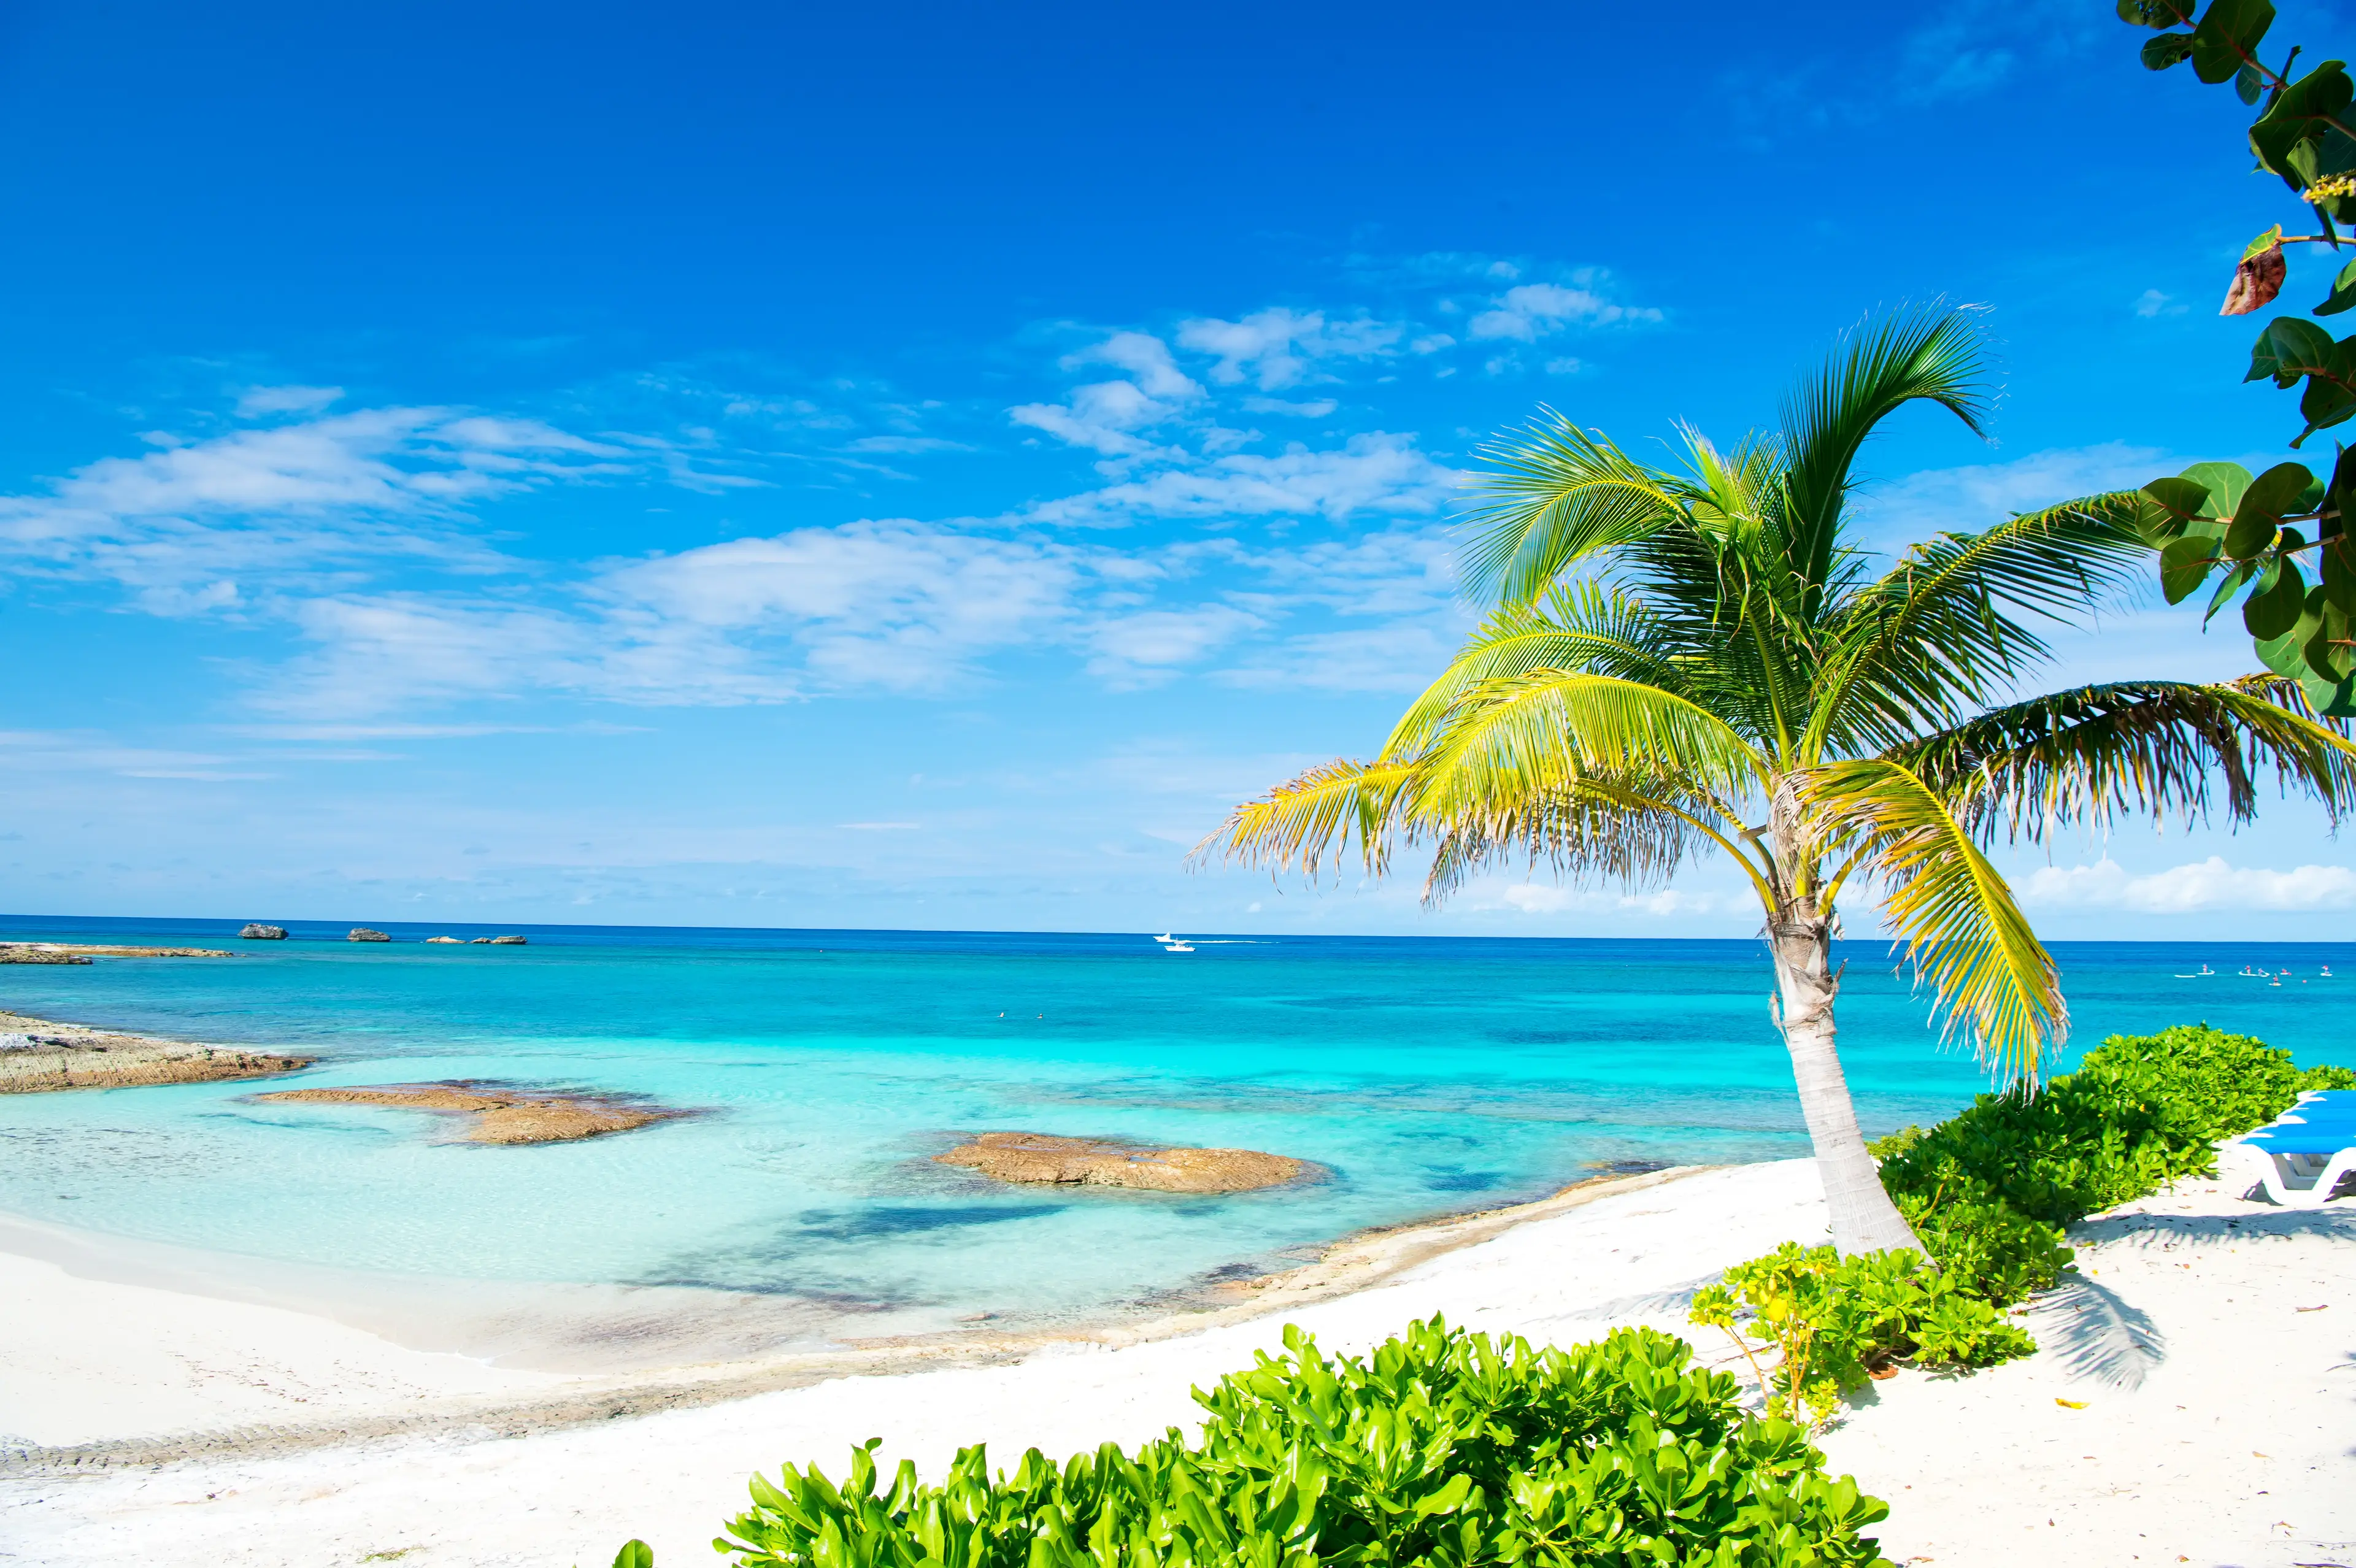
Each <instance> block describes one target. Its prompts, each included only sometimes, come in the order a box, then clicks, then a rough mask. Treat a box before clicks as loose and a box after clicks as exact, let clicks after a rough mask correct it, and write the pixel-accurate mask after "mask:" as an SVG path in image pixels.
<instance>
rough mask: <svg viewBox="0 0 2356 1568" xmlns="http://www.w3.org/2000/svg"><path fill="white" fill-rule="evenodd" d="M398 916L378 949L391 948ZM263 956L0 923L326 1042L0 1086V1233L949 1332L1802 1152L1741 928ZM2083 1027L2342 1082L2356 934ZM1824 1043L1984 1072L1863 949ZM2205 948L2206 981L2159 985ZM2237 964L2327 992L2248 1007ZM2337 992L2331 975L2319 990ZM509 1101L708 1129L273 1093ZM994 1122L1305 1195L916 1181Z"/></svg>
mask: <svg viewBox="0 0 2356 1568" xmlns="http://www.w3.org/2000/svg"><path fill="white" fill-rule="evenodd" d="M380 924H382V923H380ZM345 929H346V926H344V925H337V926H335V927H332V928H330V927H301V926H298V927H296V928H295V930H296V939H295V940H293V941H289V942H286V943H271V944H263V943H240V942H237V941H236V940H235V939H234V932H235V930H236V926H235V924H233V923H218V922H131V921H108V922H95V921H69V920H40V919H31V918H9V919H5V920H0V936H5V937H9V938H13V939H20V940H21V939H24V938H27V937H46V938H49V939H54V940H66V941H75V940H79V941H91V940H105V941H126V942H152V943H168V944H209V945H217V946H226V947H232V948H236V949H238V951H239V955H238V956H237V957H235V958H233V959H226V960H224V959H180V960H173V959H149V960H135V961H134V960H124V961H115V962H107V961H101V962H100V963H97V964H93V965H88V966H72V967H62V966H60V967H47V966H42V967H31V966H8V967H0V1005H5V1007H8V1008H14V1009H16V1010H17V1011H21V1012H26V1013H30V1014H34V1015H37V1016H47V1017H52V1018H58V1019H71V1020H75V1021H83V1022H91V1023H97V1024H102V1025H107V1026H112V1027H118V1028H123V1029H141V1030H149V1031H153V1032H156V1033H161V1034H166V1035H174V1036H181V1037H186V1038H194V1039H199V1040H214V1041H222V1042H237V1043H252V1044H260V1045H265V1046H284V1047H294V1048H299V1049H301V1050H302V1051H305V1052H306V1053H311V1052H316V1053H317V1054H319V1055H320V1056H321V1057H322V1058H323V1060H322V1061H321V1063H320V1065H319V1066H318V1067H317V1068H316V1069H314V1070H313V1071H311V1072H308V1073H306V1074H305V1075H303V1076H302V1077H301V1078H299V1079H297V1080H294V1081H288V1082H280V1083H271V1084H268V1085H255V1084H252V1083H223V1084H189V1085H177V1086H171V1087H163V1088H152V1089H128V1090H114V1091H108V1092H104V1093H72V1094H39V1095H10V1096H5V1097H0V1209H5V1210H6V1211H13V1212H15V1213H17V1214H20V1215H24V1216H27V1217H31V1218H34V1219H37V1220H41V1221H51V1222H55V1223H60V1224H65V1225H70V1226H74V1227H78V1228H82V1229H87V1230H91V1231H97V1232H108V1233H112V1234H114V1235H118V1236H124V1237H132V1238H139V1239H144V1240H148V1241H170V1242H177V1243H183V1244H187V1245H191V1246H197V1247H202V1248H209V1249H215V1250H219V1251H222V1252H228V1253H245V1254H251V1255H255V1256H261V1257H267V1258H273V1259H280V1260H287V1261H293V1262H299V1263H305V1264H327V1265H333V1266H336V1267H340V1268H351V1269H360V1270H369V1271H391V1272H395V1273H402V1274H410V1275H434V1276H460V1277H476V1278H482V1279H497V1280H517V1281H571V1282H595V1283H613V1284H674V1285H701V1286H709V1287H716V1288H722V1289H732V1290H751V1291H758V1292H764V1293H774V1294H776V1295H778V1296H785V1297H790V1298H795V1299H798V1300H804V1301H809V1302H812V1303H817V1304H820V1305H823V1304H829V1303H832V1304H837V1305H840V1306H841V1307H872V1306H889V1307H902V1308H908V1309H914V1310H916V1311H917V1312H918V1313H920V1314H922V1315H926V1316H937V1317H940V1318H941V1319H943V1320H946V1319H948V1317H954V1316H957V1315H960V1314H963V1313H967V1312H980V1311H991V1312H997V1313H1001V1314H1006V1315H1013V1316H1017V1317H1040V1316H1046V1317H1055V1316H1058V1315H1069V1314H1073V1313H1083V1312H1093V1311H1099V1310H1104V1309H1107V1308H1109V1307H1116V1306H1119V1305H1122V1304H1136V1303H1140V1302H1145V1301H1150V1300H1151V1299H1153V1298H1155V1297H1157V1296H1161V1295H1162V1294H1163V1293H1167V1292H1169V1291H1173V1290H1179V1289H1183V1288H1187V1287H1189V1286H1192V1285H1199V1284H1201V1283H1203V1282H1205V1281H1206V1280H1211V1279H1215V1278H1217V1277H1220V1276H1222V1275H1232V1274H1238V1273H1253V1272H1258V1271H1259V1270H1260V1269H1261V1268H1264V1267H1265V1266H1267V1265H1268V1264H1271V1263H1276V1262H1280V1261H1281V1260H1283V1259H1284V1258H1285V1257H1286V1256H1287V1255H1288V1254H1295V1253H1299V1252H1300V1251H1301V1250H1302V1249H1307V1248H1312V1247H1314V1246H1315V1245H1317V1244H1319V1243H1323V1242H1327V1241H1330V1240H1332V1239H1333V1238H1335V1237H1337V1236H1340V1235H1343V1234H1344V1233H1347V1232H1351V1231H1353V1230H1356V1229H1359V1228H1361V1227H1365V1226H1368V1225H1376V1224H1387V1223H1397V1222H1400V1221H1411V1220H1416V1219H1419V1218H1424V1217H1427V1216H1430V1215H1432V1214H1435V1213H1439V1212H1442V1211H1448V1210H1451V1209H1459V1208H1465V1207H1474V1206H1486V1205H1489V1204H1494V1203H1497V1202H1503V1201H1510V1200H1520V1199H1526V1198H1530V1197H1535V1196H1537V1195H1540V1194H1543V1193H1545V1192H1547V1191H1550V1190H1552V1189H1556V1188H1558V1187H1560V1186H1562V1185H1563V1184H1565V1183H1566V1182H1569V1181H1571V1180H1575V1179H1579V1178H1580V1176H1582V1175H1585V1174H1589V1173H1590V1172H1591V1171H1592V1170H1593V1169H1594V1168H1597V1167H1599V1166H1602V1165H1608V1164H1612V1163H1615V1162H1622V1161H1632V1160H1649V1161H1666V1162H1689V1161H1714V1162H1716V1161H1741V1160H1756V1159H1768V1158H1777V1157H1788V1156H1793V1155H1798V1154H1803V1153H1804V1152H1805V1150H1806V1141H1805V1137H1804V1133H1803V1132H1802V1130H1801V1125H1800V1120H1799V1115H1798V1109H1797V1106H1796V1104H1794V1100H1793V1092H1792V1081H1791V1074H1790V1071H1789V1068H1788V1066H1787V1065H1786V1063H1785V1060H1784V1056H1783V1050H1782V1047H1781V1044H1780V1042H1779V1041H1778V1040H1777V1038H1776V1036H1775V1034H1774V1031H1773V1029H1772V1027H1771V1026H1770V1024H1769V1021H1768V1015H1767V1006H1766V992H1767V989H1768V983H1769V982H1768V975H1767V971H1766V966H1765V959H1764V956H1763V954H1762V950H1761V948H1760V947H1759V945H1758V944H1755V943H1751V942H1625V943H1621V942H1594V941H1483V940H1462V939H1408V938H1304V937H1284V938H1271V939H1262V940H1258V941H1255V942H1251V943H1234V944H1212V943H1208V942H1205V943H1203V944H1201V945H1199V946H1198V948H1197V950H1196V951H1195V952H1194V953H1192V954H1187V955H1171V954H1165V953H1163V952H1162V951H1161V950H1160V949H1159V948H1158V947H1157V946H1156V945H1155V944H1154V943H1153V942H1152V941H1151V939H1150V938H1148V937H1145V936H1142V935H1134V936H1130V935H1068V936H1066V935H994V934H979V933H878V932H748V931H685V930H669V929H631V928H613V927H603V928H600V927H569V928H549V927H523V928H521V929H522V930H523V931H524V932H525V933H528V934H529V935H530V945H529V946H524V947H487V946H471V945H470V946H462V947H449V946H425V945H422V944H420V942H419V940H418V939H419V938H422V937H423V936H425V935H428V934H433V933H435V932H437V931H446V932H448V933H451V934H454V935H460V936H473V935H478V934H487V933H488V932H487V930H485V929H482V928H463V927H408V926H402V925H398V924H383V929H386V930H389V931H391V932H392V933H394V935H395V936H396V937H398V938H401V939H402V940H398V941H396V942H394V943H391V944H352V943H348V942H345V941H344V940H342V935H343V932H344V930H345ZM2059 955H2060V957H2061V962H2062V964H2063V965H2064V968H2065V971H2066V973H2065V982H2066V985H2067V987H2068V990H2069V995H2070V1000H2071V1005H2072V1010H2073V1013H2074V1015H2075V1018H2076V1020H2077V1025H2078V1038H2079V1040H2082V1041H2087V1042H2091V1041H2094V1040H2100V1039H2101V1038H2102V1037H2103V1036H2104V1035H2105V1034H2108V1033H2113V1032H2118V1031H2141V1030H2145V1029H2152V1028H2157V1027H2158V1026H2160V1025H2164V1024H2168V1023H2174V1022H2180V1021H2188V1020H2193V1019H2204V1018H2205V1019H2208V1020H2209V1021H2210V1022H2212V1023H2215V1024H2217V1025H2220V1026H2221V1027H2226V1028H2232V1029H2241V1030H2245V1031H2247V1032H2251V1033H2254V1034H2257V1035H2260V1036H2263V1037H2264V1038H2265V1039H2267V1040H2270V1041H2273V1042H2274V1043H2276V1044H2280V1045H2284V1046H2287V1047H2289V1048H2291V1049H2293V1050H2294V1051H2297V1052H2298V1053H2299V1055H2300V1057H2301V1059H2302V1060H2303V1061H2319V1060H2329V1059H2333V1058H2335V1057H2336V1058H2338V1059H2340V1060H2343V1061H2356V1050H2351V1049H2350V1048H2349V1046H2348V1045H2347V1044H2346V1043H2344V1042H2347V1041H2349V1040H2351V1033H2356V1031H2351V1024H2356V947H2346V946H2330V947H2327V946H2321V945H2306V946H2300V945H2296V944H2265V945H2264V946H2262V947H2261V946H2243V945H2236V944H2229V943H2218V944H2207V945H2203V946H2201V947H2197V948H2194V947H2174V946H2158V945H2150V944H2071V945H2065V946H2063V947H2061V949H2060V950H2059ZM1847 956H1848V958H1849V965H1850V966H1849V970H1848V976H1847V988H1846V990H1845V993H1844V995H1843V997H1842V998H1841V1006H1840V1018H1841V1026H1842V1033H1841V1043H1842V1050H1843V1055H1844V1059H1845V1061H1846V1062H1847V1070H1848V1073H1849V1080H1850V1083H1851V1086H1852V1088H1853V1090H1854V1092H1855V1093H1856V1098H1857V1103H1858V1112H1859V1115H1860V1116H1861V1118H1862V1120H1863V1121H1864V1122H1865V1123H1866V1125H1867V1128H1868V1131H1869V1133H1874V1132H1880V1131H1885V1130H1888V1129H1890V1128H1891V1127H1894V1126H1898V1125H1903V1124H1905V1123H1906V1122H1909V1121H1922V1120H1930V1119H1933V1118H1936V1117H1938V1116H1941V1115H1945V1114H1947V1113H1949V1112H1951V1111H1952V1110H1954V1109H1955V1108H1956V1107H1957V1106H1959V1105H1961V1104H1964V1103H1965V1101H1966V1100H1967V1099H1968V1098H1969V1097H1970V1095H1971V1094H1972V1093H1975V1092H1976V1091H1977V1090H1978V1089H1979V1088H1981V1087H1982V1086H1983V1084H1982V1080H1981V1078H1980V1076H1979V1074H1978V1073H1977V1072H1976V1071H1975V1069H1974V1068H1973V1066H1972V1064H1971V1062H1970V1061H1969V1059H1968V1058H1967V1057H1965V1056H1963V1055H1960V1054H1956V1053H1942V1052H1941V1051H1939V1050H1938V1049H1937V1041H1936V1040H1935V1038H1934V1036H1933V1035H1932V1034H1931V1033H1929V1032H1928V1031H1926V1029H1924V1027H1923V1022H1922V1008H1921V1007H1920V1005H1919V1004H1918V1003H1916V1002H1915V1001H1914V1000H1912V998H1911V997H1909V996H1908V994H1907V990H1906V987H1905V986H1904V985H1903V983H1902V982H1901V981H1900V980H1898V979H1896V978H1895V977H1893V976H1891V974H1890V965H1889V961H1888V959H1887V956H1886V954H1885V952H1884V950H1883V949H1882V948H1881V947H1880V946H1879V944H1871V945H1868V944H1852V946H1851V950H1850V951H1849V953H1848V955H1847ZM2203 959H2205V960H2206V961H2207V962H2208V963H2209V964H2210V965H2211V966H2212V967H2214V968H2215V969H2218V970H2220V971H2222V972H2223V973H2221V974H2219V975H2218V976H2214V977H2212V978H2208V979H2201V980H2182V979H2178V978H2176V976H2177V975H2178V974H2179V972H2181V971H2185V970H2190V969H2192V968H2195V967H2197V966H2198V964H2199V963H2200V962H2201V960H2203ZM2245 963H2257V964H2260V965H2265V966H2268V967H2274V968H2279V967H2280V966H2282V965H2286V964H2287V965H2290V966H2291V968H2292V969H2293V971H2294V972H2295V976H2302V977H2308V978H2306V979H2305V982H2304V983H2302V982H2301V980H2300V979H2298V978H2294V980H2293V981H2292V982H2291V983H2290V984H2288V985H2286V986H2283V987H2269V986H2267V985H2265V983H2264V982H2260V981H2253V980H2247V979H2243V978H2239V977H2238V976H2234V975H2233V973H2232V972H2233V971H2234V970H2237V969H2239V968H2240V967H2241V966H2242V965H2244V964H2245ZM2326 963H2329V964H2330V965H2333V967H2335V968H2337V969H2339V970H2340V973H2341V974H2342V975H2343V976H2348V977H2347V978H2344V979H2342V980H2339V981H2336V982H2335V981H2326V980H2323V979H2321V978H2319V977H2316V976H2317V971H2318V969H2319V965H2322V964H2326ZM441 1078H485V1079H498V1080H505V1081H509V1082H518V1083H531V1084H547V1085H568V1086H579V1087H585V1088H594V1089H601V1090H610V1091H621V1092H625V1093H637V1094H644V1095H649V1096H652V1097H654V1098H656V1099H658V1100H660V1101H662V1102H664V1103H666V1104H672V1105H679V1106H684V1107H691V1108H693V1109H696V1110H698V1111H700V1112H702V1113H703V1114H702V1115H697V1116H694V1117H691V1118H688V1119H684V1120H680V1121H675V1122H669V1123H666V1124H663V1125H657V1126H654V1127H651V1128H648V1129H646V1130H643V1131H638V1132H633V1133H629V1134H625V1135H621V1136H612V1137H606V1138H601V1139H596V1140H593V1141H590V1142H586V1143H581V1144H573V1145H562V1146H547V1147H529V1148H498V1147H476V1146H467V1145H463V1144H452V1143H448V1142H441V1141H436V1136H437V1135H439V1134H442V1133H444V1132H445V1131H446V1125H445V1124H443V1123H441V1122H439V1121H437V1120H436V1119H434V1118H431V1117H428V1116H425V1115H419V1114H416V1113H407V1112H400V1111H391V1110H370V1109H363V1108H357V1107H348V1106H332V1105H307V1106H297V1105H275V1106H273V1105H261V1104H253V1103H252V1101H251V1099H250V1096H251V1095H252V1094H253V1093H255V1092H256V1091H257V1089H258V1088H262V1087H268V1088H279V1087H287V1086H291V1083H305V1084H318V1085H334V1084H362V1083H393V1082H412V1081H416V1080H421V1079H441ZM993 1128H1012V1129H1023V1130H1032V1131H1043V1132H1056V1133H1073V1134H1100V1135H1110V1136H1121V1137H1128V1138H1134V1139H1141V1140H1155V1141H1165V1142H1171V1143H1183V1144H1196V1145H1211V1146H1219V1147H1246V1148H1258V1149H1268V1150H1272V1151H1275V1152H1279V1153H1283V1154H1289V1155H1294V1156H1298V1157H1303V1158H1307V1159H1311V1160H1314V1161H1317V1162H1319V1163H1320V1164H1322V1165H1323V1166H1325V1167H1327V1168H1329V1169H1330V1170H1331V1172H1332V1176H1331V1179H1328V1180H1326V1181H1323V1182H1322V1183H1319V1184H1317V1185H1313V1186H1310V1187H1305V1188H1296V1189H1286V1190H1282V1191H1278V1192H1270V1193H1262V1194H1256V1195H1254V1194H1246V1195H1240V1196H1235V1197H1228V1198H1188V1197H1178V1196H1170V1195H1158V1194H1136V1193H1119V1192H1105V1191H1087V1192H1080V1193H1071V1192H1055V1191H1042V1190H1035V1189H1005V1188H1001V1187H996V1186H993V1185H991V1184H990V1183H988V1182H986V1181H983V1180H982V1179H979V1178H975V1177H973V1176H970V1175H969V1174H968V1173H965V1172H961V1171H957V1170H953V1169H949V1168H944V1167H941V1166H937V1165H935V1164H932V1163H931V1162H930V1161H929V1159H928V1158H927V1157H928V1156H930V1155H932V1154H934V1153H937V1152H938V1151H939V1150H941V1149H943V1148H945V1147H948V1146H949V1144H951V1143H952V1142H954V1141H956V1140H957V1138H958V1136H959V1135H961V1134H967V1133H970V1132H974V1131H979V1130H985V1129H993Z"/></svg>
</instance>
